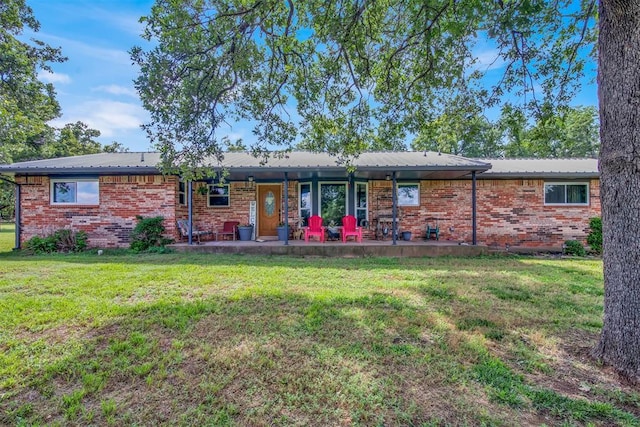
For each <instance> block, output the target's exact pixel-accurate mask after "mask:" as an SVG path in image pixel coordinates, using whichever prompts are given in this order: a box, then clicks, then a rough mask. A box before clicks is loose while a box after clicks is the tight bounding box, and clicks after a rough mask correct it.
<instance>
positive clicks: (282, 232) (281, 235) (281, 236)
mask: <svg viewBox="0 0 640 427" xmlns="http://www.w3.org/2000/svg"><path fill="white" fill-rule="evenodd" d="M287 228H288V227H287V225H286V224H285V223H284V222H283V221H280V222H279V223H278V227H277V228H276V230H277V231H278V240H287V231H288V230H287Z"/></svg>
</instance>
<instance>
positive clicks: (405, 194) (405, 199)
mask: <svg viewBox="0 0 640 427" xmlns="http://www.w3.org/2000/svg"><path fill="white" fill-rule="evenodd" d="M398 206H420V186H419V185H418V184H398Z"/></svg>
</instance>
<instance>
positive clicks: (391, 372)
mask: <svg viewBox="0 0 640 427" xmlns="http://www.w3.org/2000/svg"><path fill="white" fill-rule="evenodd" d="M602 299H603V290H602V263H601V261H599V260H565V259H563V260H560V259H543V258H473V259H459V258H437V259H379V258H377V259H323V258H310V259H303V258H285V257H270V258H259V257H252V256H220V255H177V254H166V255H137V256H134V255H127V254H108V253H107V254H105V255H102V256H98V255H95V254H83V255H56V256H33V257H29V256H21V255H18V254H3V255H0V325H2V327H1V328H0V424H9V425H14V424H23V425H31V424H54V425H67V424H75V425H87V424H94V425H131V424H138V425H156V424H163V425H242V426H245V425H246V426H260V425H265V426H266V425H317V426H327V425H366V426H370V425H385V426H392V425H481V424H484V425H505V426H510V425H541V424H546V425H602V424H606V425H640V422H639V421H638V417H640V403H639V402H640V394H638V392H637V391H634V390H633V389H630V388H628V386H625V385H624V384H623V383H622V382H621V381H620V380H619V379H618V378H617V377H615V376H614V375H613V374H612V373H611V372H610V371H609V370H606V369H603V368H602V367H600V366H598V365H597V364H596V363H594V362H593V361H592V360H591V359H590V358H589V350H590V349H591V348H592V347H593V345H594V344H595V342H596V340H597V336H598V332H599V329H600V327H601V317H602Z"/></svg>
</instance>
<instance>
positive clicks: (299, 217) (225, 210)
mask: <svg viewBox="0 0 640 427" xmlns="http://www.w3.org/2000/svg"><path fill="white" fill-rule="evenodd" d="M225 163H226V166H225V171H224V180H222V179H219V178H217V177H214V178H210V179H207V180H202V181H185V182H181V186H182V187H181V190H180V200H183V202H181V204H180V206H179V207H178V210H177V212H176V215H177V217H178V218H179V219H185V220H186V221H187V222H188V223H189V224H195V227H197V228H198V229H210V230H212V231H214V232H215V230H219V229H221V228H222V227H223V225H224V224H223V223H224V222H232V221H235V222H236V223H237V224H240V225H245V224H246V225H249V224H250V225H252V226H253V228H254V230H253V235H252V237H251V240H268V239H269V238H271V237H275V236H276V235H277V229H278V228H282V227H287V230H286V234H287V235H288V236H290V238H292V237H293V233H294V232H296V231H298V230H300V229H302V228H305V227H307V226H308V219H309V218H310V217H311V216H313V215H315V216H320V217H322V221H323V225H324V226H325V227H327V228H329V227H332V228H333V229H334V230H335V229H337V228H339V227H341V226H342V219H343V216H344V215H349V216H353V217H355V218H356V221H357V225H358V226H359V227H361V228H362V230H363V237H364V238H365V239H372V240H373V239H376V240H374V241H376V243H372V245H374V246H375V245H380V244H382V245H383V246H384V245H386V244H391V245H396V243H398V242H400V240H399V239H398V238H397V237H398V236H400V233H402V232H409V233H411V232H412V233H413V235H414V236H420V235H422V234H424V230H425V228H426V227H429V226H431V227H436V228H437V227H438V226H439V224H440V227H441V228H444V229H445V230H446V231H447V232H449V236H448V237H449V238H450V239H452V240H455V245H457V243H458V242H459V241H464V242H466V243H469V244H471V245H475V244H476V243H477V238H476V175H477V174H478V173H482V172H484V171H486V170H487V169H489V168H490V167H491V166H490V164H488V163H484V162H480V161H476V160H471V159H465V158H462V157H457V156H451V155H441V154H439V153H433V152H394V153H389V152H377V153H363V154H361V155H360V156H359V157H357V158H356V159H355V160H354V161H353V163H352V164H351V166H349V165H346V164H344V163H341V162H340V161H338V160H337V159H336V158H334V157H332V156H330V155H328V154H323V153H309V152H293V153H288V154H286V155H285V156H283V157H272V158H270V159H269V161H268V162H264V163H260V162H259V161H258V160H256V159H255V158H252V157H251V156H248V154H247V153H227V154H226V155H225ZM216 173H218V171H216ZM220 173H222V172H220ZM443 182H444V183H445V184H444V185H443V184H442V183H443ZM454 182H456V183H458V184H455V185H458V186H460V184H459V182H466V183H470V184H469V185H468V186H467V185H466V184H465V185H464V188H462V187H461V188H460V189H459V190H455V194H453V196H451V195H450V194H449V193H451V192H450V191H449V190H448V188H449V187H450V186H451V184H449V183H454ZM445 193H447V194H445ZM203 198H204V199H203ZM443 201H446V202H447V203H446V204H445V203H443ZM452 211H453V213H452ZM440 218H445V219H446V221H447V223H446V224H442V223H439V219H440ZM394 230H395V232H394ZM454 230H455V233H456V234H455V235H454V234H453V232H454ZM443 231H444V230H443ZM382 237H390V239H389V240H390V241H391V242H390V243H381V242H378V241H377V240H378V239H380V238H382ZM396 240H398V242H396ZM187 241H188V242H189V243H192V244H193V243H195V242H194V240H193V238H192V237H191V236H187ZM289 242H291V243H293V242H294V241H293V240H290V241H289ZM289 242H287V241H285V242H284V245H285V246H286V245H288V244H289ZM212 245H213V244H212Z"/></svg>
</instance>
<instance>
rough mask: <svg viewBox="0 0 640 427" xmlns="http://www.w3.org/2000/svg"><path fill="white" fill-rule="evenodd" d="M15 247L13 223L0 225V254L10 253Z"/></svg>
mask: <svg viewBox="0 0 640 427" xmlns="http://www.w3.org/2000/svg"><path fill="white" fill-rule="evenodd" d="M15 245H16V235H15V227H14V225H13V223H11V224H7V223H6V222H2V223H0V253H2V252H8V251H10V250H11V249H13V247H14V246H15Z"/></svg>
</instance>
